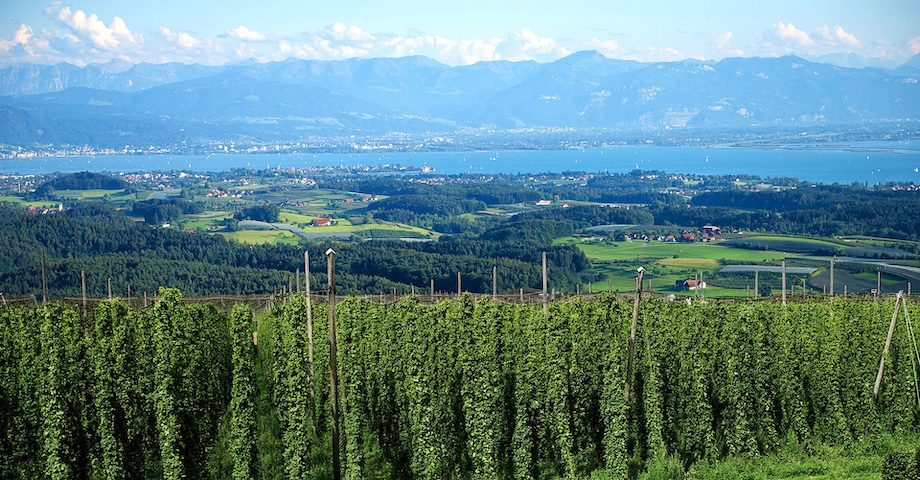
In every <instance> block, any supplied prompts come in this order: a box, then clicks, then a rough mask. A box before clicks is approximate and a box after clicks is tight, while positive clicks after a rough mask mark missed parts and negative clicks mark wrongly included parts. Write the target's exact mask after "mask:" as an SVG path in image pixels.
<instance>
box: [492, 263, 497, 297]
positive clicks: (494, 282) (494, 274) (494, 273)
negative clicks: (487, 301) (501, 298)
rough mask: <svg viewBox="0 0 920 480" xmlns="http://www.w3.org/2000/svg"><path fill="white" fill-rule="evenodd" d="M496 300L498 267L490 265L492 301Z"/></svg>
mask: <svg viewBox="0 0 920 480" xmlns="http://www.w3.org/2000/svg"><path fill="white" fill-rule="evenodd" d="M496 298H498V266H497V265H492V300H495V299H496Z"/></svg>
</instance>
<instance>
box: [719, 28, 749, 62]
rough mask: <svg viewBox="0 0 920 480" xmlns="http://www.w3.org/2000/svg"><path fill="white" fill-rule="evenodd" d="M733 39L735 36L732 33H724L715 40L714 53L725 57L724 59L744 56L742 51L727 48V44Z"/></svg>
mask: <svg viewBox="0 0 920 480" xmlns="http://www.w3.org/2000/svg"><path fill="white" fill-rule="evenodd" d="M734 37H735V34H734V33H732V32H725V33H723V34H721V35H719V36H718V37H716V39H715V46H716V51H718V52H719V53H721V54H722V55H725V56H726V57H741V56H744V50H741V49H738V48H734V47H731V46H729V42H731V41H732V38H734Z"/></svg>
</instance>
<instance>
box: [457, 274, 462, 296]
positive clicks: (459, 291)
mask: <svg viewBox="0 0 920 480" xmlns="http://www.w3.org/2000/svg"><path fill="white" fill-rule="evenodd" d="M462 293H463V287H462V286H461V283H460V272H457V298H460V295H461V294H462Z"/></svg>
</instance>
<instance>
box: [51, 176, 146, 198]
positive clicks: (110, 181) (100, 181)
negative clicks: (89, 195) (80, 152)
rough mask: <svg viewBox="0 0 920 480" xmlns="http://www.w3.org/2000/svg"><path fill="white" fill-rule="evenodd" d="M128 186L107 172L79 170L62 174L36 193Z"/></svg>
mask: <svg viewBox="0 0 920 480" xmlns="http://www.w3.org/2000/svg"><path fill="white" fill-rule="evenodd" d="M127 187H128V182H125V181H124V180H122V179H120V178H116V177H113V176H111V175H108V174H105V173H97V172H77V173H69V174H66V175H61V176H59V177H56V178H54V179H52V180H49V181H47V182H45V183H42V184H41V185H39V186H38V188H36V189H35V193H34V195H35V196H36V197H39V198H42V197H47V196H49V195H52V194H53V193H54V191H55V190H121V189H124V188H127Z"/></svg>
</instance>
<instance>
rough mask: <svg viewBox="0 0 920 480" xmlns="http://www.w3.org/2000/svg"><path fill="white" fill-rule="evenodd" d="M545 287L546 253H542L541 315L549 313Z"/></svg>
mask: <svg viewBox="0 0 920 480" xmlns="http://www.w3.org/2000/svg"><path fill="white" fill-rule="evenodd" d="M546 286H547V280H546V251H543V315H546V314H547V313H548V311H549V310H548V309H549V307H548V305H547V300H548V298H547V296H546Z"/></svg>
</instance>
